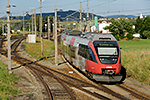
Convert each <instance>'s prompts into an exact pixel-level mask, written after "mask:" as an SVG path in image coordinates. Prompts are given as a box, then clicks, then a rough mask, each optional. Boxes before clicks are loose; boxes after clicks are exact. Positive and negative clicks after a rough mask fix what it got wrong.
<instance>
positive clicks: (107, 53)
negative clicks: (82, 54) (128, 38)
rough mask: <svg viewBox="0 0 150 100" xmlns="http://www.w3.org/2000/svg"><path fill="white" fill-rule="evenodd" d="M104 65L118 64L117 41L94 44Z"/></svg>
mask: <svg viewBox="0 0 150 100" xmlns="http://www.w3.org/2000/svg"><path fill="white" fill-rule="evenodd" d="M94 45H95V49H96V52H97V54H98V57H99V60H100V62H101V63H102V64H116V63H117V61H118V55H119V52H118V51H119V50H118V44H117V42H115V41H97V42H95V43H94Z"/></svg>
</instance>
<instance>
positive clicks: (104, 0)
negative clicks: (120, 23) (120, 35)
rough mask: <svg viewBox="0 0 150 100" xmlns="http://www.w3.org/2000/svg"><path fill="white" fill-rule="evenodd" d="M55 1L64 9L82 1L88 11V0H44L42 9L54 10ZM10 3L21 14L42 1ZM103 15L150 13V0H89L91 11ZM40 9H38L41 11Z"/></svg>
mask: <svg viewBox="0 0 150 100" xmlns="http://www.w3.org/2000/svg"><path fill="white" fill-rule="evenodd" d="M55 2H56V3H57V9H58V10H59V9H60V8H61V9H63V10H79V8H80V2H81V4H82V11H84V12H87V8H86V5H87V0H44V2H43V3H42V6H43V8H42V11H43V12H45V13H48V12H54V9H55ZM9 3H10V5H16V6H17V7H16V8H12V7H11V8H10V11H11V13H13V15H21V14H22V13H23V11H24V12H27V11H30V7H31V8H33V7H34V8H38V7H39V6H40V3H39V2H38V0H9ZM6 5H7V0H0V17H2V16H3V15H4V14H1V13H5V12H6ZM92 10H93V12H94V14H98V15H101V16H108V15H116V14H124V15H140V13H143V14H145V15H150V0H89V12H90V13H92ZM39 12H40V10H37V13H39Z"/></svg>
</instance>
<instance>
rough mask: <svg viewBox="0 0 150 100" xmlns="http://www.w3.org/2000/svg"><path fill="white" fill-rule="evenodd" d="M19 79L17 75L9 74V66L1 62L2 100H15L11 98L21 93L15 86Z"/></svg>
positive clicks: (0, 86) (0, 97)
mask: <svg viewBox="0 0 150 100" xmlns="http://www.w3.org/2000/svg"><path fill="white" fill-rule="evenodd" d="M18 79H19V77H17V76H16V75H15V74H13V73H12V74H9V73H8V66H7V65H5V64H3V63H2V62H0V100H13V98H11V97H10V96H11V95H16V94H17V93H18V92H19V91H18V90H17V87H16V86H15V84H16V82H17V80H18Z"/></svg>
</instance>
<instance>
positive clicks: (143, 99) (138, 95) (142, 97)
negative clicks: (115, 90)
mask: <svg viewBox="0 0 150 100" xmlns="http://www.w3.org/2000/svg"><path fill="white" fill-rule="evenodd" d="M116 85H117V86H119V87H121V88H123V89H124V90H126V91H128V92H130V93H131V95H132V96H134V97H136V98H138V99H141V100H150V99H149V98H147V97H145V96H143V95H141V94H139V93H137V92H135V91H133V90H131V89H129V88H127V87H125V86H123V85H121V84H116Z"/></svg>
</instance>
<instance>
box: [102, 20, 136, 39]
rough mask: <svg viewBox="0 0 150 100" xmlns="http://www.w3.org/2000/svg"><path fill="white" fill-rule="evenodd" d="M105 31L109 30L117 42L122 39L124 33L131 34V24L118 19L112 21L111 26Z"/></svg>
mask: <svg viewBox="0 0 150 100" xmlns="http://www.w3.org/2000/svg"><path fill="white" fill-rule="evenodd" d="M105 29H109V31H110V32H112V35H114V36H115V37H116V39H117V40H119V39H123V38H124V37H125V33H126V32H128V33H130V34H133V28H132V23H131V22H129V21H126V20H125V18H120V19H119V20H114V19H112V24H110V26H107V27H106V28H105Z"/></svg>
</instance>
